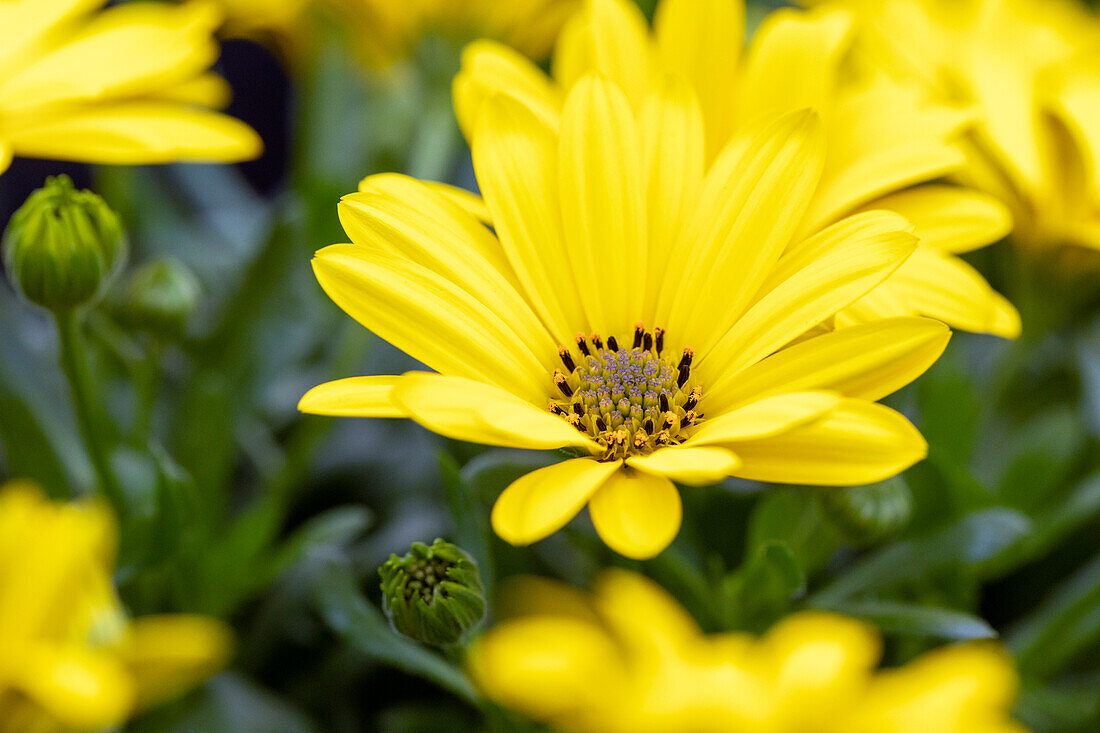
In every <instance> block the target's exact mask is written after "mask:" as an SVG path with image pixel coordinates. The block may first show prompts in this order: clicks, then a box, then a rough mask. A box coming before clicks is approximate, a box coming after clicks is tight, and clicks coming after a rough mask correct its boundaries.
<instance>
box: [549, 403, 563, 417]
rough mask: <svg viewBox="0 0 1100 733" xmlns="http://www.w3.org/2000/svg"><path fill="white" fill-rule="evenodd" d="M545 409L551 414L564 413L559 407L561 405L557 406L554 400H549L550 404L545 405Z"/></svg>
mask: <svg viewBox="0 0 1100 733" xmlns="http://www.w3.org/2000/svg"><path fill="white" fill-rule="evenodd" d="M547 409H548V410H550V414H551V415H564V414H565V410H563V409H561V407H559V406H558V404H557V403H556V402H551V403H550V405H549V406H548V407H547Z"/></svg>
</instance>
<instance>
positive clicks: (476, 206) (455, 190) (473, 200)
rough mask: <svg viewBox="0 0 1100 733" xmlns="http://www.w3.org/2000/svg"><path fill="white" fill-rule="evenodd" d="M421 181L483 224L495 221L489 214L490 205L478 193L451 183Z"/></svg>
mask: <svg viewBox="0 0 1100 733" xmlns="http://www.w3.org/2000/svg"><path fill="white" fill-rule="evenodd" d="M421 183H422V184H423V185H424V186H426V187H427V188H429V189H431V190H432V191H434V192H435V193H436V194H438V195H439V196H442V197H443V198H445V199H447V200H448V201H450V202H451V203H452V204H454V205H455V206H457V207H459V208H460V209H462V210H463V211H465V212H466V213H467V214H469V215H470V216H472V217H474V218H475V219H477V220H478V221H480V222H481V223H482V224H490V225H491V224H492V223H493V217H492V215H491V214H489V207H488V206H486V205H485V199H483V198H481V196H479V195H478V194H476V193H471V192H470V191H467V190H466V189H464V188H459V187H458V186H452V185H450V184H449V183H438V182H436V181H421Z"/></svg>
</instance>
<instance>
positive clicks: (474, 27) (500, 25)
mask: <svg viewBox="0 0 1100 733" xmlns="http://www.w3.org/2000/svg"><path fill="white" fill-rule="evenodd" d="M329 1H330V2H332V3H334V4H335V5H336V6H337V7H339V8H341V9H342V10H343V11H344V14H345V15H346V17H347V18H348V20H349V21H350V22H351V23H352V27H353V28H355V29H356V31H355V35H356V37H357V38H358V40H359V41H360V44H361V47H362V52H363V54H364V55H365V57H366V58H367V60H368V63H370V64H371V65H372V66H385V65H387V64H389V63H392V62H395V61H399V60H401V59H403V58H406V57H407V56H408V55H409V54H410V53H412V51H413V49H414V47H415V46H416V44H417V42H419V41H420V39H421V38H422V37H423V36H425V35H428V34H437V35H440V36H443V37H446V38H453V39H455V40H457V41H459V42H466V41H469V40H472V39H475V38H494V39H497V40H499V41H502V42H504V43H507V44H508V45H509V46H511V47H512V48H515V49H517V50H518V51H520V52H521V53H523V54H526V55H527V56H530V57H531V58H535V59H542V58H545V57H546V56H547V55H548V54H549V53H550V49H551V47H552V46H553V45H554V40H555V39H556V38H557V36H558V32H559V31H560V30H561V26H562V24H563V23H564V22H565V20H566V19H567V18H568V17H569V15H570V14H571V13H572V12H573V11H574V10H575V9H576V7H577V5H578V3H579V2H580V0H509V2H506V3H502V2H499V0H405V1H404V2H393V0H329Z"/></svg>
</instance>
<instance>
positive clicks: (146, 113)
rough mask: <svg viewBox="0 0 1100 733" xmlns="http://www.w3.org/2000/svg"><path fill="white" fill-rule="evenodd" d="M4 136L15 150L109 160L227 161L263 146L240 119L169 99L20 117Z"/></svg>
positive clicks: (130, 162) (38, 155) (90, 160)
mask: <svg viewBox="0 0 1100 733" xmlns="http://www.w3.org/2000/svg"><path fill="white" fill-rule="evenodd" d="M9 135H10V137H9V142H10V143H11V144H12V147H13V148H14V149H15V150H16V151H18V153H19V154H20V155H26V156H30V157H36V158H57V159H63V160H75V161H80V162H87V163H107V164H115V165H135V164H141V163H170V162H172V161H176V160H187V161H193V162H212V163H217V162H222V163H230V162H237V161H241V160H249V159H252V158H255V157H257V156H258V155H259V154H260V152H261V151H262V150H263V143H262V142H261V141H260V137H259V136H258V135H257V134H256V133H255V132H253V131H252V129H251V128H250V127H248V126H247V125H245V124H244V123H243V122H239V121H238V120H235V119H233V118H232V117H227V116H225V115H222V114H219V113H217V112H210V111H207V110H202V109H197V108H193V107H189V106H185V105H182V104H172V103H170V102H126V103H119V104H105V105H98V106H94V107H89V108H86V109H82V110H77V111H74V112H70V113H66V114H65V115H64V116H61V117H56V118H55V117H51V118H49V119H35V120H33V121H32V123H30V124H26V123H24V122H21V123H20V124H19V125H18V126H16V127H14V129H12V130H11V131H10V132H9Z"/></svg>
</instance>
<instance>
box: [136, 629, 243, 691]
mask: <svg viewBox="0 0 1100 733" xmlns="http://www.w3.org/2000/svg"><path fill="white" fill-rule="evenodd" d="M234 645H235V644H234V639H233V630H232V629H230V628H229V626H227V625H226V624H224V623H223V622H221V621H218V620H217V619H214V618H211V617H208V616H191V615H185V614H174V615H166V616H143V617H141V618H137V619H134V621H133V622H131V624H130V627H129V629H128V631H127V635H126V640H125V642H124V644H123V646H122V648H121V650H120V651H121V654H122V658H123V659H124V660H125V662H126V664H127V666H128V667H129V668H130V670H131V673H132V674H133V676H134V680H135V681H136V682H137V695H138V697H137V706H138V708H141V709H145V708H149V707H152V706H154V705H158V704H160V703H162V702H165V701H167V700H170V699H172V698H174V697H178V696H179V695H182V694H184V693H185V692H188V691H189V690H190V689H191V688H193V687H195V686H197V685H199V684H200V683H202V682H203V681H204V680H206V678H208V677H210V676H212V675H214V674H216V673H217V672H219V671H221V669H222V668H223V667H224V666H225V665H226V664H227V663H228V662H229V659H230V657H231V656H232V654H233V648H234Z"/></svg>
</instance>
